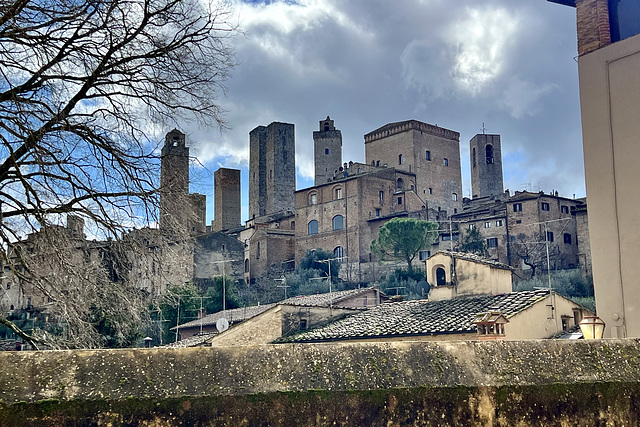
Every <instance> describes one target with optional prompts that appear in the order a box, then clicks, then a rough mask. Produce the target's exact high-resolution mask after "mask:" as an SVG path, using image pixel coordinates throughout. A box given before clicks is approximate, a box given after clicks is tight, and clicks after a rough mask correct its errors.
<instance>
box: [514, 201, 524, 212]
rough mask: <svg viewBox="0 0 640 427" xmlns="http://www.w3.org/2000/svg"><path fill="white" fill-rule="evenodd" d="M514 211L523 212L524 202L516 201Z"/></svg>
mask: <svg viewBox="0 0 640 427" xmlns="http://www.w3.org/2000/svg"><path fill="white" fill-rule="evenodd" d="M513 211H514V212H522V203H514V204H513Z"/></svg>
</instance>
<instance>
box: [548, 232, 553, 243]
mask: <svg viewBox="0 0 640 427" xmlns="http://www.w3.org/2000/svg"><path fill="white" fill-rule="evenodd" d="M547 240H548V241H549V242H553V231H547Z"/></svg>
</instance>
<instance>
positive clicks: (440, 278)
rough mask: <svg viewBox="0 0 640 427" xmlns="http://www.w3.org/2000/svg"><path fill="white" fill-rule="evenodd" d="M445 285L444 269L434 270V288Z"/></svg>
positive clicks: (445, 275)
mask: <svg viewBox="0 0 640 427" xmlns="http://www.w3.org/2000/svg"><path fill="white" fill-rule="evenodd" d="M446 284H447V274H446V272H445V271H444V268H442V267H438V268H436V286H441V285H446Z"/></svg>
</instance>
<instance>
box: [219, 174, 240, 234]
mask: <svg viewBox="0 0 640 427" xmlns="http://www.w3.org/2000/svg"><path fill="white" fill-rule="evenodd" d="M213 182H214V184H213V185H214V189H213V192H214V193H215V209H214V210H215V217H214V220H213V231H223V230H230V229H232V228H236V227H238V226H240V171H239V170H238V169H226V168H220V169H218V170H217V171H215V172H214V173H213Z"/></svg>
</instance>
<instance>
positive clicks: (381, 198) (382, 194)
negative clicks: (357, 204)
mask: <svg viewBox="0 0 640 427" xmlns="http://www.w3.org/2000/svg"><path fill="white" fill-rule="evenodd" d="M378 196H380V203H382V202H384V191H381V192H380V193H378Z"/></svg>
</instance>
